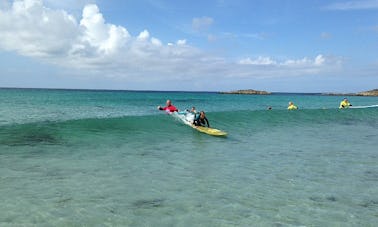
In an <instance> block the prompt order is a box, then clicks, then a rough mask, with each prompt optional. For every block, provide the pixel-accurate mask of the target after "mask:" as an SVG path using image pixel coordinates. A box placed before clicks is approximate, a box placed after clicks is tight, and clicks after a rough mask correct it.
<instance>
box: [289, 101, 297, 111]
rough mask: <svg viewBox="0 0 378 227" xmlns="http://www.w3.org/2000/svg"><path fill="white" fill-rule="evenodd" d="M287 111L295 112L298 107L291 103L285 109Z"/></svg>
mask: <svg viewBox="0 0 378 227" xmlns="http://www.w3.org/2000/svg"><path fill="white" fill-rule="evenodd" d="M287 109H288V110H296V109H298V107H297V106H296V105H294V103H293V102H289V106H288V107H287Z"/></svg>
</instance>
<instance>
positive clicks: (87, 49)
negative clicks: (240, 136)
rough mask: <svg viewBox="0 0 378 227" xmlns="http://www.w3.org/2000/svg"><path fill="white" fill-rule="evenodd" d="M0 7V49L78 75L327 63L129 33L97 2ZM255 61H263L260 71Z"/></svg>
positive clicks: (154, 76) (291, 70) (186, 73)
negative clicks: (241, 55) (76, 11)
mask: <svg viewBox="0 0 378 227" xmlns="http://www.w3.org/2000/svg"><path fill="white" fill-rule="evenodd" d="M7 5H8V7H6V8H3V9H0V34H1V38H0V50H7V51H13V52H17V53H19V54H20V55H23V56H29V57H33V58H38V59H41V60H42V61H44V62H47V63H52V64H55V65H59V66H61V67H66V68H69V69H70V71H71V72H73V73H77V74H81V75H91V74H95V75H106V76H112V77H119V78H127V79H128V80H134V81H135V80H140V81H151V82H152V81H158V80H161V81H165V80H183V78H185V80H193V79H196V78H197V77H201V78H202V79H206V80H209V81H212V80H214V79H215V80H221V79H222V78H227V77H228V78H231V77H232V78H235V77H258V76H262V75H263V76H264V75H268V74H270V75H286V76H290V75H294V74H295V75H297V74H301V75H307V74H309V73H314V72H321V71H326V70H329V69H330V68H332V66H333V65H334V64H333V60H332V59H328V58H327V57H324V56H323V55H318V56H317V57H315V58H314V59H310V58H303V59H299V60H286V61H281V62H279V61H277V60H273V59H272V58H271V57H258V58H257V59H250V58H247V59H243V60H240V61H239V62H233V61H230V60H227V59H226V58H224V57H218V56H212V55H210V54H207V53H206V52H204V51H202V50H200V49H198V48H195V47H193V46H191V45H189V44H187V41H186V39H180V40H177V41H172V42H169V43H168V44H166V45H163V42H162V41H161V40H160V39H158V38H155V37H151V35H150V33H149V32H148V30H144V31H142V32H140V33H139V34H138V35H136V36H133V35H131V34H130V33H129V32H128V31H127V29H126V28H125V27H123V26H117V25H114V24H111V23H108V22H106V20H105V18H104V16H103V15H102V14H101V12H100V9H99V8H98V6H97V5H94V4H88V5H85V7H84V9H83V12H82V16H81V18H79V19H76V18H75V17H74V16H72V15H71V14H69V13H67V12H66V11H64V10H55V9H51V8H48V7H46V6H45V5H43V1H42V0H24V1H21V0H18V1H13V3H8V4H7ZM212 23H213V19H212V18H206V17H204V18H197V19H196V20H193V24H195V27H197V28H198V29H200V28H201V27H202V28H203V27H206V26H210V25H211V24H212ZM260 66H265V67H264V70H261V67H260Z"/></svg>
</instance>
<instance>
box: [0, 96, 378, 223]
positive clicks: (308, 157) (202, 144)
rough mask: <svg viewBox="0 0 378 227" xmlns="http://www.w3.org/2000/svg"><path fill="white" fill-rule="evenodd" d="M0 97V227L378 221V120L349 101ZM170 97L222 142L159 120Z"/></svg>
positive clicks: (363, 100) (377, 113) (366, 101)
mask: <svg viewBox="0 0 378 227" xmlns="http://www.w3.org/2000/svg"><path fill="white" fill-rule="evenodd" d="M0 94H1V96H0V97H1V98H0V99H1V104H0V105H1V108H0V109H1V111H0V125H1V127H0V201H1V206H2V209H1V210H2V211H1V212H0V225H1V226H14V225H21V226H22V225H31V226H33V225H35V226H41V225H42V226H43V225H46V226H51V225H54V226H77V225H87V226H93V225H109V226H114V225H122V226H374V225H375V223H377V222H378V196H377V195H378V165H377V164H378V152H377V145H378V108H368V109H349V110H338V109H337V107H338V103H339V101H340V99H342V97H329V96H316V95H315V96H314V95H288V94H281V95H271V96H243V95H219V94H215V93H182V92H178V93H174V92H167V93H164V92H120V91H113V92H111V91H64V90H22V89H11V90H8V89H5V90H0ZM167 98H171V99H172V101H173V102H174V104H175V105H176V106H177V107H179V108H180V109H185V108H190V107H191V106H192V105H195V106H196V107H197V109H205V110H206V111H207V115H208V118H209V120H210V123H211V125H212V126H213V127H215V128H219V129H222V130H225V131H227V132H228V134H229V135H228V137H226V138H219V137H212V136H209V135H205V134H202V133H199V132H197V131H195V130H193V129H192V128H190V127H188V126H186V125H183V124H181V123H180V122H178V121H176V120H174V119H173V118H172V117H170V116H169V115H166V114H164V113H162V112H158V111H156V106H157V105H163V104H164V102H165V99H167ZM349 99H350V101H351V103H352V104H354V105H373V104H377V103H378V98H374V97H350V98H349ZM288 101H294V102H295V103H296V104H297V105H298V106H299V107H300V110H299V111H291V112H289V111H287V110H285V106H286V104H287V102H288ZM267 106H273V110H272V111H267V110H266V107H267Z"/></svg>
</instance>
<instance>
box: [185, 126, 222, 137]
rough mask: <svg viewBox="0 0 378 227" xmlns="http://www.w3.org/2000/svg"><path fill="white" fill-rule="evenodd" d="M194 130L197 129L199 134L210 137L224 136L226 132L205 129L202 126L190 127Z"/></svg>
mask: <svg viewBox="0 0 378 227" xmlns="http://www.w3.org/2000/svg"><path fill="white" fill-rule="evenodd" d="M192 127H193V128H194V129H197V130H198V131H200V132H203V133H206V134H209V135H212V136H226V135H227V132H224V131H222V130H219V129H216V128H207V127H203V126H194V125H193V126H192Z"/></svg>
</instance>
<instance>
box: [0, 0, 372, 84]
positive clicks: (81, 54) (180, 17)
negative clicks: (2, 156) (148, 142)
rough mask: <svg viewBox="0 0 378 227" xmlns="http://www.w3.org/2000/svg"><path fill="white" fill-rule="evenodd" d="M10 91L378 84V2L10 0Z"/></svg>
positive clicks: (1, 66) (3, 2)
mask: <svg viewBox="0 0 378 227" xmlns="http://www.w3.org/2000/svg"><path fill="white" fill-rule="evenodd" d="M0 87H39V88H85V89H129V90H193V91H224V90H234V89H247V88H252V89H258V90H268V91H281V92H282V91H287V92H326V91H337V92H355V91H363V90H370V89H373V88H378V0H356V1H348V0H344V1H343V0H329V1H328V0H324V1H321V0H320V1H319V0H309V1H302V0H203V1H202V0H201V1H199V0H191V1H189V0H188V1H186V0H182V1H171V0H131V1H124V0H122V1H121V0H65V1H61V0H44V1H43V0H14V1H10V0H0Z"/></svg>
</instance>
